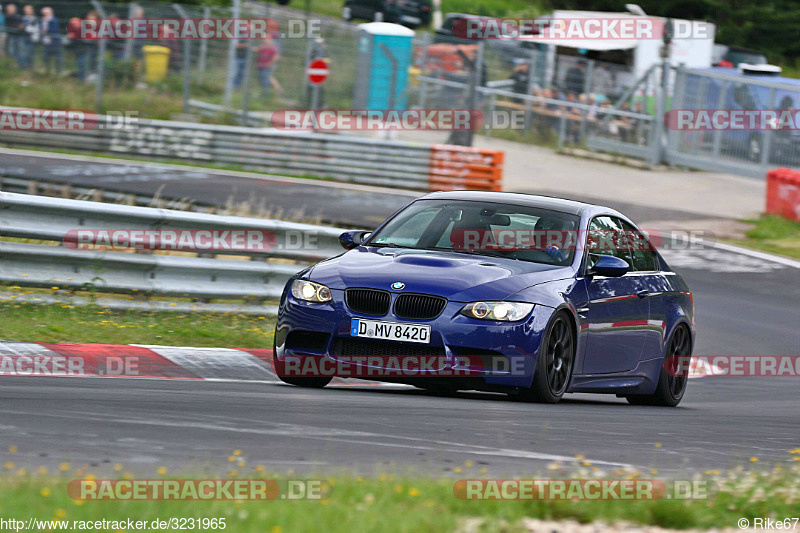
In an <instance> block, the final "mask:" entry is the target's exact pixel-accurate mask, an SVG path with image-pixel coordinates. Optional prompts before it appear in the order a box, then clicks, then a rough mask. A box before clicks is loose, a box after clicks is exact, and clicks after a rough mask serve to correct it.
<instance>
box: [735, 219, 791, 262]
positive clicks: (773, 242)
mask: <svg viewBox="0 0 800 533" xmlns="http://www.w3.org/2000/svg"><path fill="white" fill-rule="evenodd" d="M745 222H749V223H751V224H753V228H751V229H750V230H748V231H747V233H746V238H745V239H744V240H736V241H730V242H732V243H734V244H740V245H742V246H747V247H748V248H755V249H757V250H763V251H765V252H770V253H773V254H778V255H785V256H788V257H794V258H795V259H800V222H795V221H794V220H789V219H787V218H783V217H781V216H777V215H763V216H762V217H761V218H758V219H755V220H746V221H745Z"/></svg>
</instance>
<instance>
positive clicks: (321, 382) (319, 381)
mask: <svg viewBox="0 0 800 533" xmlns="http://www.w3.org/2000/svg"><path fill="white" fill-rule="evenodd" d="M278 378H279V379H280V380H281V381H283V382H284V383H288V384H289V385H294V386H295V387H303V388H306V389H321V388H323V387H324V386H325V385H327V384H328V383H330V382H331V378H290V377H281V376H278Z"/></svg>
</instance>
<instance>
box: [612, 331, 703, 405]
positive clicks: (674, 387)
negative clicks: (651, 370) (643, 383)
mask: <svg viewBox="0 0 800 533" xmlns="http://www.w3.org/2000/svg"><path fill="white" fill-rule="evenodd" d="M691 354H692V341H691V338H690V336H689V329H688V328H687V327H686V326H684V325H680V326H678V327H677V328H676V329H675V332H674V333H673V334H672V339H670V341H669V349H668V350H667V356H666V359H665V363H664V365H662V366H661V373H660V374H659V376H658V385H656V390H655V392H654V393H653V394H650V395H646V396H645V395H636V396H626V397H625V399H626V400H628V403H630V404H632V405H660V406H663V407H675V406H677V405H678V404H679V403H681V400H682V399H683V395H684V393H685V392H686V384H687V383H688V382H689V378H688V376H687V373H686V371H685V370H684V369H685V368H686V367H687V365H684V364H682V363H683V361H682V360H683V359H684V358H686V357H691Z"/></svg>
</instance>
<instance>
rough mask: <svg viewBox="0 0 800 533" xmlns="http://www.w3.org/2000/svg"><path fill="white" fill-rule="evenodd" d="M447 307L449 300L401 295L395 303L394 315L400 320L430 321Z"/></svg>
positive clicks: (417, 295)
mask: <svg viewBox="0 0 800 533" xmlns="http://www.w3.org/2000/svg"><path fill="white" fill-rule="evenodd" d="M446 305H447V300H445V299H444V298H441V297H439V296H429V295H427V294H401V295H400V296H398V297H397V300H395V302H394V314H395V316H398V317H400V318H411V319H416V320H430V319H432V318H436V317H437V316H439V315H440V314H442V311H444V308H445V306H446Z"/></svg>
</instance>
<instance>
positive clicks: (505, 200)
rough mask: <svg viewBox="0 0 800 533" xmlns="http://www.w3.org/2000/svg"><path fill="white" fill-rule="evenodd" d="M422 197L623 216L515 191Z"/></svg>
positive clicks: (440, 194)
mask: <svg viewBox="0 0 800 533" xmlns="http://www.w3.org/2000/svg"><path fill="white" fill-rule="evenodd" d="M422 198H424V199H431V200H472V201H481V202H497V203H501V204H515V205H524V206H527V207H538V208H541V209H550V210H553V211H560V212H562V213H569V214H572V215H580V214H582V213H583V212H584V211H586V210H589V211H592V214H594V212H597V213H609V214H614V215H619V216H622V215H621V213H618V212H617V211H615V210H613V209H611V208H608V207H604V206H599V205H594V204H588V203H585V202H577V201H575V200H566V199H564V198H554V197H552V196H539V195H535V194H523V193H515V192H491V191H447V192H434V193H431V194H426V195H425V196H423V197H422ZM624 218H627V217H624Z"/></svg>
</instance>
